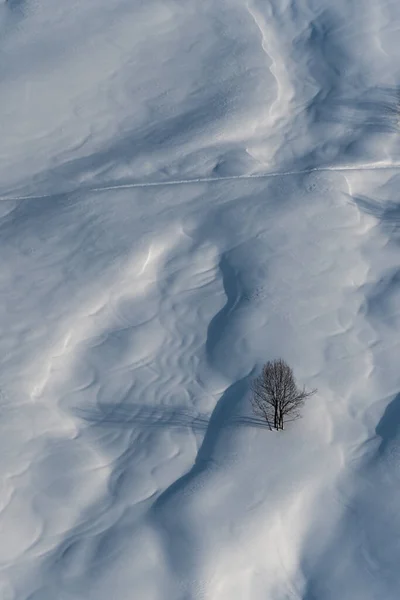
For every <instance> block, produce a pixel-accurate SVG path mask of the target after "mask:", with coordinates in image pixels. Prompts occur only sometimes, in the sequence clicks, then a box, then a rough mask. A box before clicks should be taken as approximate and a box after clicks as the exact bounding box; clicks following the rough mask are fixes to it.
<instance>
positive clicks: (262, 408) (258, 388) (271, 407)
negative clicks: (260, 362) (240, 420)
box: [252, 358, 316, 429]
mask: <svg viewBox="0 0 400 600" xmlns="http://www.w3.org/2000/svg"><path fill="white" fill-rule="evenodd" d="M252 392H253V395H252V406H253V410H254V413H255V414H256V415H258V416H261V417H263V418H264V419H265V420H266V421H267V423H268V426H269V428H270V429H272V427H273V428H274V429H283V425H284V423H285V422H286V421H293V420H295V419H298V418H299V417H300V409H301V407H302V406H303V405H304V402H305V401H306V399H307V398H309V397H310V396H312V395H313V394H315V392H316V390H311V391H310V392H307V391H306V389H305V388H304V387H303V389H300V388H298V387H297V384H296V380H295V378H294V374H293V371H292V369H291V368H290V367H289V365H288V364H287V363H286V362H285V361H284V360H283V359H282V358H279V359H277V360H273V361H269V362H267V363H266V364H265V365H264V366H263V369H262V372H261V375H259V376H258V377H256V379H254V381H253V383H252Z"/></svg>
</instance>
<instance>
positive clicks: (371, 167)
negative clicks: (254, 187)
mask: <svg viewBox="0 0 400 600" xmlns="http://www.w3.org/2000/svg"><path fill="white" fill-rule="evenodd" d="M399 168H400V163H392V164H390V165H384V164H381V163H372V164H364V165H343V166H333V167H312V168H310V169H299V170H297V171H271V172H269V173H255V174H254V175H227V176H223V177H197V178H194V179H170V180H166V181H143V182H134V183H121V184H115V185H104V186H96V187H88V188H84V189H82V188H79V187H77V188H75V189H71V190H68V191H65V192H54V193H53V194H38V195H31V196H0V201H4V202H6V201H11V200H14V201H15V200H41V199H45V198H51V197H52V196H57V195H61V196H63V195H68V194H75V193H77V192H79V191H82V192H85V193H87V194H93V193H95V192H107V191H113V190H129V189H135V188H150V187H163V186H167V185H191V184H194V183H218V182H220V181H236V180H245V181H248V180H251V179H268V178H271V177H290V176H292V175H307V173H328V172H330V171H338V172H348V171H391V170H396V169H399Z"/></svg>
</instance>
